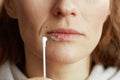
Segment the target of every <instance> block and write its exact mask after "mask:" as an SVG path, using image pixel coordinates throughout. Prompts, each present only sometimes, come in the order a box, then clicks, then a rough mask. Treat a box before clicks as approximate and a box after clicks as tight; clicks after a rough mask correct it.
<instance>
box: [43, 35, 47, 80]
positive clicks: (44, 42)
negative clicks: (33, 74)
mask: <svg viewBox="0 0 120 80" xmlns="http://www.w3.org/2000/svg"><path fill="white" fill-rule="evenodd" d="M46 42H47V37H42V47H43V78H44V80H46V78H47V77H46Z"/></svg>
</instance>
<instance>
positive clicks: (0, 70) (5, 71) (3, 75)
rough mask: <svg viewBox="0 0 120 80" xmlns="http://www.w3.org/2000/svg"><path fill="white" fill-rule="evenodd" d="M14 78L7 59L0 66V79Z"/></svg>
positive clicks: (9, 79) (8, 79)
mask: <svg viewBox="0 0 120 80" xmlns="http://www.w3.org/2000/svg"><path fill="white" fill-rule="evenodd" d="M1 79H2V80H14V79H13V76H12V72H11V69H10V63H9V61H7V62H5V63H4V64H3V65H1V66H0V80H1Z"/></svg>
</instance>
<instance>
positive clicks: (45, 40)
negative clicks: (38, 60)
mask: <svg viewBox="0 0 120 80" xmlns="http://www.w3.org/2000/svg"><path fill="white" fill-rule="evenodd" d="M46 42H47V37H45V36H44V37H42V44H43V46H44V47H45V46H46Z"/></svg>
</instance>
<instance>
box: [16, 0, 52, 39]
mask: <svg viewBox="0 0 120 80" xmlns="http://www.w3.org/2000/svg"><path fill="white" fill-rule="evenodd" d="M45 1H47V0H39V1H36V0H20V1H18V2H16V3H17V4H18V5H17V13H18V21H19V25H20V32H21V36H22V37H24V38H28V39H30V38H31V37H34V36H37V37H38V36H39V32H40V30H41V28H42V26H43V25H44V23H45V21H46V19H47V17H48V16H49V10H50V6H51V3H50V2H49V4H46V5H45V4H44V3H46V2H45ZM25 3H27V4H25ZM34 38H35V37H34ZM35 39H36V38H35Z"/></svg>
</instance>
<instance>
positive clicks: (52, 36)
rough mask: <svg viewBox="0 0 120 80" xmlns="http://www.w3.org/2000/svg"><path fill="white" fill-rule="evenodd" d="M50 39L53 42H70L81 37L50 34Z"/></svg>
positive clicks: (77, 35)
mask: <svg viewBox="0 0 120 80" xmlns="http://www.w3.org/2000/svg"><path fill="white" fill-rule="evenodd" d="M48 35H49V37H50V39H52V40H54V41H72V40H75V39H76V38H78V37H80V36H82V35H79V34H64V33H50V34H48Z"/></svg>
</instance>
